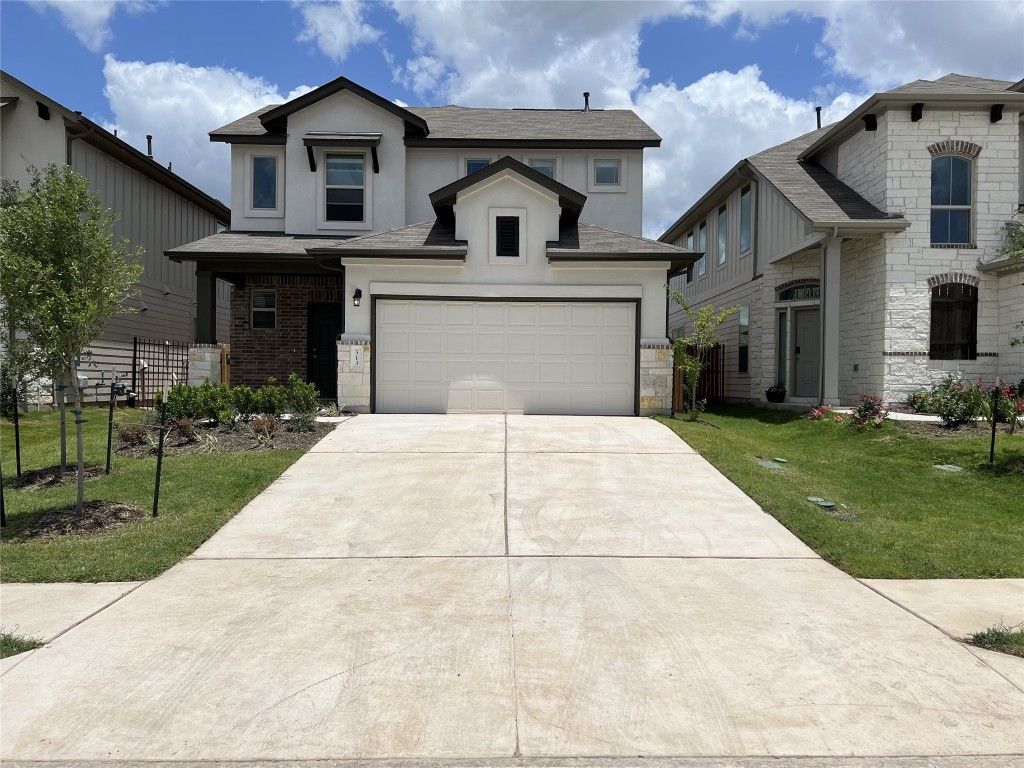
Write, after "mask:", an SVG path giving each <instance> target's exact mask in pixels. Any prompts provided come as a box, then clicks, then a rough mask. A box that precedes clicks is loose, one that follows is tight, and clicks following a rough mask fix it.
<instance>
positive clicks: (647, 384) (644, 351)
mask: <svg viewBox="0 0 1024 768" xmlns="http://www.w3.org/2000/svg"><path fill="white" fill-rule="evenodd" d="M672 360H673V357H672V347H671V345H669V344H641V345H640V415H641V416H654V415H657V414H665V415H670V414H671V413H672Z"/></svg>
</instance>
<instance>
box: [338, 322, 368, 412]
mask: <svg viewBox="0 0 1024 768" xmlns="http://www.w3.org/2000/svg"><path fill="white" fill-rule="evenodd" d="M353 347H360V348H362V358H363V359H362V360H361V365H360V368H359V369H358V370H356V369H354V368H353V367H352V348H353ZM371 364H372V363H371V355H370V338H369V336H366V337H363V336H355V335H348V334H345V335H343V336H342V337H341V338H340V339H339V340H338V407H339V408H341V409H342V410H346V411H355V412H356V413H369V412H370V370H371V369H370V366H371Z"/></svg>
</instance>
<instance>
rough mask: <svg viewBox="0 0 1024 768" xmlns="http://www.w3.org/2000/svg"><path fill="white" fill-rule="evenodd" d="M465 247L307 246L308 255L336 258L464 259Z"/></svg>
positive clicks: (466, 250)
mask: <svg viewBox="0 0 1024 768" xmlns="http://www.w3.org/2000/svg"><path fill="white" fill-rule="evenodd" d="M468 252H469V251H468V249H466V248H429V247H423V248H366V249H363V250H358V249H356V248H345V247H339V248H307V249H306V253H308V254H309V255H310V256H313V257H317V256H331V257H334V258H338V259H379V258H384V259H395V258H399V259H446V260H451V261H461V262H465V261H466V254H467V253H468Z"/></svg>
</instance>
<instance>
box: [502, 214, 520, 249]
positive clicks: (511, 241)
mask: <svg viewBox="0 0 1024 768" xmlns="http://www.w3.org/2000/svg"><path fill="white" fill-rule="evenodd" d="M497 241H498V247H497V255H498V256H512V257H518V256H519V217H518V216H498V217H497Z"/></svg>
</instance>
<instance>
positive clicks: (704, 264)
mask: <svg viewBox="0 0 1024 768" xmlns="http://www.w3.org/2000/svg"><path fill="white" fill-rule="evenodd" d="M697 250H698V251H699V252H700V253H701V254H702V256H701V257H700V258H699V259H698V260H697V277H703V276H704V273H706V272H707V271H708V223H707V222H706V221H702V222H701V223H700V227H698V229H697Z"/></svg>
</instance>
